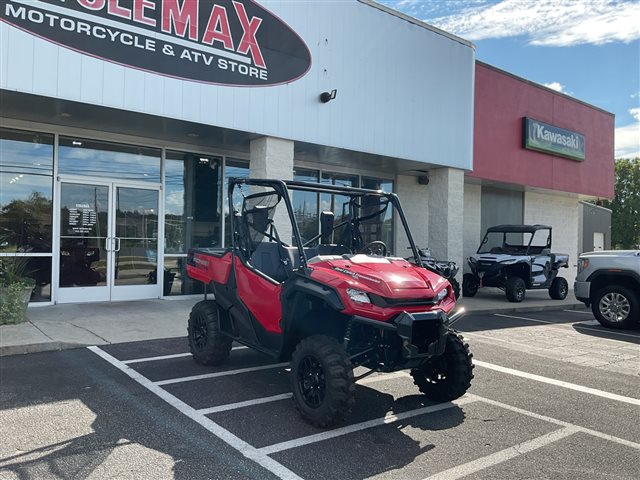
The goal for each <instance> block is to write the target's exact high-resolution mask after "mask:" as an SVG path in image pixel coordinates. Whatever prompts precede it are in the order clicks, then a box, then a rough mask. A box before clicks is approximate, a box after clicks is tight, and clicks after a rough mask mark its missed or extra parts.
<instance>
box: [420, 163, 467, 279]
mask: <svg viewBox="0 0 640 480" xmlns="http://www.w3.org/2000/svg"><path fill="white" fill-rule="evenodd" d="M427 191H428V192H429V248H430V249H431V254H432V255H433V256H434V257H436V258H437V259H439V260H451V261H453V262H456V263H457V264H458V266H459V267H462V266H463V258H462V251H463V250H462V245H463V219H464V171H463V170H459V169H456V168H438V169H435V170H430V171H429V186H428V188H427Z"/></svg>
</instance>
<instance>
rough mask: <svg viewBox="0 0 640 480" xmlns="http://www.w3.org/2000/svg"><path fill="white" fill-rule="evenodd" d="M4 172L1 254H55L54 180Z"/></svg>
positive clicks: (0, 203) (0, 202) (0, 178)
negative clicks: (52, 242) (52, 249)
mask: <svg viewBox="0 0 640 480" xmlns="http://www.w3.org/2000/svg"><path fill="white" fill-rule="evenodd" d="M15 177H16V175H14V174H12V173H0V252H34V253H35V252H38V253H43V252H47V253H50V252H51V237H52V233H51V232H52V207H53V203H52V177H50V176H44V175H29V174H19V175H18V177H19V178H18V179H17V180H14V181H12V180H13V179H14V178H15Z"/></svg>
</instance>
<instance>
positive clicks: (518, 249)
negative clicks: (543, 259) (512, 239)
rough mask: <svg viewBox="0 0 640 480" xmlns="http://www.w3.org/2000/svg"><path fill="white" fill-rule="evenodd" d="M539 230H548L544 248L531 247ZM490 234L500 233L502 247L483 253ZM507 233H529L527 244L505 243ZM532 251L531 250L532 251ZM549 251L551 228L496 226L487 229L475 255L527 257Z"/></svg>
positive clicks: (546, 226) (542, 226) (541, 226)
mask: <svg viewBox="0 0 640 480" xmlns="http://www.w3.org/2000/svg"><path fill="white" fill-rule="evenodd" d="M539 230H548V231H549V235H548V236H547V242H546V245H545V246H544V247H541V246H532V245H531V242H533V239H534V238H535V233H536V232H537V231H539ZM490 233H502V234H503V235H502V246H501V247H493V248H491V250H490V251H489V252H483V251H481V250H482V247H483V245H485V244H486V243H487V241H488V239H489V234H490ZM507 233H516V234H518V233H530V234H531V237H530V238H529V242H528V243H527V244H526V245H524V244H521V245H511V244H509V243H507ZM532 249H533V250H532ZM550 249H551V227H550V226H548V225H539V224H536V225H496V226H495V227H489V228H487V231H486V233H485V234H484V237H483V239H482V242H480V246H479V247H478V250H477V252H476V253H496V254H498V253H505V254H517V255H529V254H530V253H531V254H535V255H540V254H542V253H543V252H544V251H545V250H549V251H550Z"/></svg>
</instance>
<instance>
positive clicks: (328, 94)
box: [320, 89, 338, 103]
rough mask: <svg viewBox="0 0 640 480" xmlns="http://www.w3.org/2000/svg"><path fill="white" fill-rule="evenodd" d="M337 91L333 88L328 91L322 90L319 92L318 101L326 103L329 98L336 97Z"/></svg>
mask: <svg viewBox="0 0 640 480" xmlns="http://www.w3.org/2000/svg"><path fill="white" fill-rule="evenodd" d="M337 93H338V90H336V89H333V90H331V91H330V92H322V93H321V94H320V101H321V102H322V103H327V102H329V101H331V100H333V99H334V98H336V94H337Z"/></svg>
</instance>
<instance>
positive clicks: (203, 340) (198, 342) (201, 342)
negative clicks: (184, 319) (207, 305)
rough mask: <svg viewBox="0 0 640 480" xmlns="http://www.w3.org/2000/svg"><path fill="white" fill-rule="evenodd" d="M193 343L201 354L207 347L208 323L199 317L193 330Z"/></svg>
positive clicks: (194, 323)
mask: <svg viewBox="0 0 640 480" xmlns="http://www.w3.org/2000/svg"><path fill="white" fill-rule="evenodd" d="M191 343H192V344H193V346H194V347H195V348H196V350H198V351H199V352H201V351H202V350H204V348H205V347H206V346H207V322H206V321H204V320H203V319H202V318H201V317H198V318H197V319H196V321H195V322H193V328H192V329H191Z"/></svg>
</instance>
